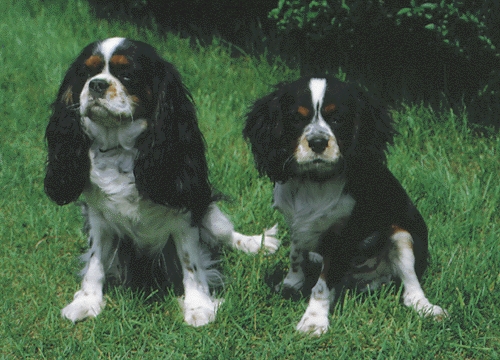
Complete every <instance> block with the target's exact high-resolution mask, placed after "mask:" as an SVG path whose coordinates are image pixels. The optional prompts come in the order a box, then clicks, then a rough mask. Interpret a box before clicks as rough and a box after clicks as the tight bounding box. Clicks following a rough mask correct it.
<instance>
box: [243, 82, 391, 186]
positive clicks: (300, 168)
mask: <svg viewBox="0 0 500 360" xmlns="http://www.w3.org/2000/svg"><path fill="white" fill-rule="evenodd" d="M393 134H394V131H393V128H392V121H391V118H390V116H389V114H388V112H387V111H386V110H385V109H384V108H382V107H381V106H380V105H379V104H378V103H377V102H376V101H375V100H374V99H373V98H371V97H370V96H369V95H367V94H366V93H365V92H363V91H362V90H361V89H360V88H359V87H358V86H356V85H354V84H350V83H346V82H341V81H339V80H337V79H335V78H332V77H318V78H316V77H307V78H301V79H299V80H297V81H294V82H291V83H284V84H278V85H277V86H276V89H275V91H273V92H272V93H270V94H269V95H267V96H265V97H263V98H261V99H259V100H257V101H256V102H255V103H254V104H253V106H252V108H251V110H250V112H249V113H248V114H247V119H246V124H245V128H244V130H243V135H244V136H245V137H246V138H247V139H249V141H250V144H251V147H252V152H253V154H254V157H255V161H256V164H257V168H258V170H259V172H260V173H261V174H266V175H267V176H269V178H270V179H271V180H273V181H286V180H287V179H289V178H290V177H295V176H300V177H308V178H311V179H316V180H322V179H326V178H329V177H331V176H333V175H335V174H337V173H340V172H342V171H343V170H344V168H345V167H346V166H349V164H350V163H353V162H359V161H361V162H365V161H371V162H384V161H385V150H386V147H387V144H389V143H391V141H392V137H393Z"/></svg>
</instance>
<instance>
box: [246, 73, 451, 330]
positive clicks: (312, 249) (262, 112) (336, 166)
mask: <svg viewBox="0 0 500 360" xmlns="http://www.w3.org/2000/svg"><path fill="white" fill-rule="evenodd" d="M394 135H395V130H394V128H393V123H392V119H391V117H390V115H389V113H388V111H387V110H386V109H384V108H383V107H382V106H381V105H380V104H379V102H378V101H377V100H376V99H375V98H374V97H373V96H369V95H368V93H367V92H365V91H363V90H362V88H361V87H360V86H358V85H356V84H353V83H348V82H342V81H340V80H338V79H336V78H333V77H330V76H326V77H303V78H301V79H299V80H296V81H294V82H289V83H281V84H278V85H277V86H276V88H275V89H274V91H273V92H271V93H270V94H268V95H267V96H264V97H263V98H261V99H259V100H257V101H255V102H254V103H253V105H252V106H251V108H250V110H249V112H248V113H247V115H246V121H245V126H244V129H243V136H244V137H245V138H246V139H247V140H248V141H249V143H250V146H251V150H252V153H253V155H254V159H255V163H256V167H257V169H258V171H259V172H260V174H261V175H267V176H268V177H269V178H270V179H271V181H273V182H274V184H275V185H274V204H273V206H274V207H275V208H276V209H278V210H279V211H280V212H281V213H282V214H283V215H284V218H285V220H286V222H287V224H288V226H289V228H290V230H291V249H290V269H289V271H288V274H287V275H286V277H285V279H284V280H283V282H282V284H280V286H279V287H280V288H281V289H282V291H283V292H285V293H286V292H288V293H290V292H292V293H293V292H297V291H299V290H301V288H302V286H303V284H304V281H305V275H304V267H305V266H306V265H307V263H308V262H309V261H319V262H322V269H321V273H320V275H319V278H318V280H317V282H316V284H315V285H314V287H313V288H312V290H311V296H310V300H309V304H308V306H307V310H306V311H305V313H304V315H303V316H302V319H301V320H300V322H299V323H298V325H297V327H296V329H297V330H299V331H301V332H304V333H310V334H312V335H320V334H323V333H325V332H326V331H327V330H328V327H329V319H328V315H329V308H330V306H331V304H332V303H333V302H334V300H335V298H336V297H338V295H339V294H340V293H341V291H342V290H343V289H346V288H353V289H358V290H361V291H366V290H368V289H370V290H373V289H376V288H377V287H379V286H380V285H381V284H383V283H387V282H389V281H391V280H396V281H398V282H399V281H400V282H402V283H403V284H404V292H403V301H404V304H405V305H407V306H410V307H412V308H413V309H415V310H416V311H417V312H418V313H419V314H422V315H430V316H433V317H435V318H437V319H440V318H442V317H444V316H446V312H445V310H443V309H442V308H441V307H439V306H437V305H433V304H431V303H430V302H429V300H428V299H427V298H426V297H425V295H424V292H423V290H422V288H421V286H420V283H419V278H420V277H421V276H422V274H423V272H424V270H425V268H426V266H427V263H428V260H427V259H428V249H427V247H428V245H427V241H428V239H427V226H426V224H425V222H424V219H423V218H422V216H421V214H420V213H419V212H418V210H417V209H416V207H415V206H414V205H413V203H412V202H411V200H410V198H409V197H408V195H407V194H406V192H405V190H404V189H403V187H402V186H401V184H400V183H399V182H398V180H397V179H396V178H395V177H394V176H393V175H392V174H391V172H390V171H389V170H388V169H387V167H386V165H385V163H386V156H385V151H386V148H387V146H388V145H389V144H391V143H392V140H393V137H394Z"/></svg>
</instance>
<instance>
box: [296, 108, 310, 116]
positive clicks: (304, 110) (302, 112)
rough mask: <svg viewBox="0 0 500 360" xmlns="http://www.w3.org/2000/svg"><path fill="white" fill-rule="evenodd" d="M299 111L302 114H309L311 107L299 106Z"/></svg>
mask: <svg viewBox="0 0 500 360" xmlns="http://www.w3.org/2000/svg"><path fill="white" fill-rule="evenodd" d="M297 112H298V113H299V114H300V115H302V116H307V115H309V109H308V108H306V107H304V106H299V109H298V110H297Z"/></svg>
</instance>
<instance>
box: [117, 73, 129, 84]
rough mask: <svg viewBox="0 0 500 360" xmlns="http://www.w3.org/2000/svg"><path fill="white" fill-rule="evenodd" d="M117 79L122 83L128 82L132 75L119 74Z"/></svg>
mask: <svg viewBox="0 0 500 360" xmlns="http://www.w3.org/2000/svg"><path fill="white" fill-rule="evenodd" d="M118 77H119V78H120V81H122V82H130V81H131V80H132V75H131V74H130V73H128V72H125V73H121V74H120V75H118Z"/></svg>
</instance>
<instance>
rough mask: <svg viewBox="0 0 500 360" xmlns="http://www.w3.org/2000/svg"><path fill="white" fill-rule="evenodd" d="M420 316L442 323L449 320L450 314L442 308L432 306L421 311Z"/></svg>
mask: <svg viewBox="0 0 500 360" xmlns="http://www.w3.org/2000/svg"><path fill="white" fill-rule="evenodd" d="M420 314H421V315H422V316H425V317H432V318H433V319H434V320H436V321H442V320H444V319H445V318H447V317H448V316H449V315H448V312H447V311H446V310H445V309H443V308H442V307H440V306H437V305H432V304H430V306H428V307H425V308H423V309H421V310H420Z"/></svg>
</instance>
